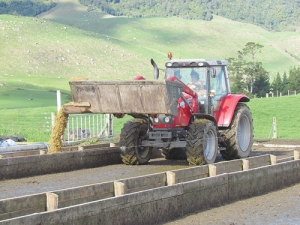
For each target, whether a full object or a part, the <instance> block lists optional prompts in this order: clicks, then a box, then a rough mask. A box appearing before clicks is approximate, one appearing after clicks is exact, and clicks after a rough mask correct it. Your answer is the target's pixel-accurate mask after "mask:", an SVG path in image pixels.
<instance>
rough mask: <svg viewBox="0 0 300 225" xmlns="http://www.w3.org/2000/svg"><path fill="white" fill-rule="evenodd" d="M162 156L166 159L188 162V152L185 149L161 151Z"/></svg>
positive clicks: (163, 149) (164, 149)
mask: <svg viewBox="0 0 300 225" xmlns="http://www.w3.org/2000/svg"><path fill="white" fill-rule="evenodd" d="M161 154H162V156H163V157H165V159H170V160H186V150H185V149H184V148H172V149H166V148H162V149H161Z"/></svg>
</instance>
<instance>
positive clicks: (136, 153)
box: [120, 119, 152, 165]
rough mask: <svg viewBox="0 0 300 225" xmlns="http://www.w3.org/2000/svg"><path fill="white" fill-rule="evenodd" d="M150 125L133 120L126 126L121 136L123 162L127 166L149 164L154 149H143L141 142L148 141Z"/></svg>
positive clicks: (141, 120)
mask: <svg viewBox="0 0 300 225" xmlns="http://www.w3.org/2000/svg"><path fill="white" fill-rule="evenodd" d="M147 131H148V124H147V121H146V120H143V119H132V120H130V121H127V122H126V123H125V124H124V127H123V128H122V130H121V134H120V146H121V147H123V146H124V147H125V148H124V149H122V148H121V149H122V150H121V157H122V161H123V162H124V163H125V164H126V165H138V164H140V165H142V164H147V163H148V161H149V160H150V157H151V152H152V148H151V147H142V146H141V142H142V140H144V139H147V133H148V132H147Z"/></svg>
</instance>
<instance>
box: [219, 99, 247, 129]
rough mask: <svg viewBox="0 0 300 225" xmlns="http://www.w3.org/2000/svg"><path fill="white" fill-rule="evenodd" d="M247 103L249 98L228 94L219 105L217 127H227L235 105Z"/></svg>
mask: <svg viewBox="0 0 300 225" xmlns="http://www.w3.org/2000/svg"><path fill="white" fill-rule="evenodd" d="M249 101H250V98H249V97H248V96H247V95H244V94H228V95H227V96H226V97H225V98H224V100H223V103H222V104H221V108H220V112H219V116H218V117H217V123H218V127H229V125H230V124H231V121H232V117H233V114H234V111H235V108H236V106H237V104H238V103H239V102H249Z"/></svg>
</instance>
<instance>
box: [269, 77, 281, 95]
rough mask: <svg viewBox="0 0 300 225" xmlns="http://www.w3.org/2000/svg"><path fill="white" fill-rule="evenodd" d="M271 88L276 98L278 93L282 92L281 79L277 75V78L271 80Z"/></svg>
mask: <svg viewBox="0 0 300 225" xmlns="http://www.w3.org/2000/svg"><path fill="white" fill-rule="evenodd" d="M271 87H272V89H273V93H276V96H278V95H279V93H280V92H282V79H281V77H280V75H279V73H277V76H276V78H275V79H274V80H273V82H272V85H271Z"/></svg>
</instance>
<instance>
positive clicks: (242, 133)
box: [238, 115, 251, 152]
mask: <svg viewBox="0 0 300 225" xmlns="http://www.w3.org/2000/svg"><path fill="white" fill-rule="evenodd" d="M250 134H251V132H250V121H249V118H248V117H247V116H246V115H243V116H242V117H241V119H240V121H239V126H238V141H239V146H240V148H241V150H242V151H243V152H246V151H247V149H248V146H249V142H250Z"/></svg>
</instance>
